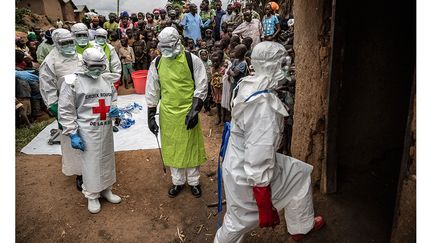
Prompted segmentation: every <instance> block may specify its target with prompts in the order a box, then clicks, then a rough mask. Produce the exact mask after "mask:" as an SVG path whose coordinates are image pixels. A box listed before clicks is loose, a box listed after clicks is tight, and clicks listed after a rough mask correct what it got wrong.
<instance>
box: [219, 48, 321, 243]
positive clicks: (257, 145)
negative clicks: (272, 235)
mask: <svg viewBox="0 0 432 243" xmlns="http://www.w3.org/2000/svg"><path fill="white" fill-rule="evenodd" d="M285 55H286V52H285V49H284V47H283V46H282V45H280V44H278V43H276V42H261V43H259V44H257V45H256V46H255V47H254V49H253V51H252V55H251V59H252V60H251V62H252V64H253V66H254V69H255V71H256V72H255V75H254V76H247V77H245V78H243V79H242V80H241V81H240V83H239V85H238V87H237V88H236V89H237V96H236V97H235V98H234V99H233V100H232V120H231V135H230V137H229V141H228V146H227V150H226V154H225V158H224V161H223V164H222V175H223V182H224V189H225V196H226V202H227V213H226V214H225V217H224V223H223V225H222V227H221V228H220V229H219V230H218V231H217V233H216V237H215V240H214V242H241V241H242V239H243V238H244V235H245V234H246V233H247V232H249V231H251V230H253V229H254V228H256V227H258V218H259V216H258V207H257V204H256V200H255V198H254V196H253V191H252V188H253V187H256V186H257V187H266V186H269V185H270V187H271V193H272V203H273V205H274V207H275V208H276V209H277V210H281V209H285V219H286V222H287V229H288V232H289V233H290V234H306V233H307V232H309V231H310V230H311V229H312V227H313V224H314V210H313V202H312V188H311V178H310V175H311V172H312V169H313V167H312V166H311V165H308V164H306V163H304V162H302V161H300V160H297V159H295V158H292V157H289V156H286V155H283V154H280V153H277V152H276V151H277V149H278V148H279V145H280V142H281V139H282V134H283V130H284V129H283V128H284V127H283V124H284V122H283V121H284V117H286V116H288V112H287V110H286V108H285V106H284V104H283V103H282V101H280V99H279V98H278V97H277V96H276V94H275V93H273V92H271V90H274V89H276V88H277V86H278V82H279V81H280V79H283V72H282V71H281V65H282V62H283V59H284V58H285ZM262 90H269V91H270V92H263V93H259V94H258V95H255V96H252V97H251V98H249V97H250V96H251V95H252V94H254V93H256V92H257V91H262ZM248 98H249V99H248Z"/></svg>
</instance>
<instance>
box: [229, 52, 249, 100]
mask: <svg viewBox="0 0 432 243" xmlns="http://www.w3.org/2000/svg"><path fill="white" fill-rule="evenodd" d="M246 52H247V47H246V46H245V45H243V44H240V45H237V46H236V47H235V48H234V56H235V59H234V61H233V63H232V66H231V68H230V69H229V70H228V75H229V76H230V77H232V81H233V82H232V85H231V93H232V91H233V89H234V88H235V87H236V86H237V84H238V83H239V81H240V79H241V78H243V77H245V76H247V75H248V70H247V67H248V65H247V62H246V61H245V59H244V58H245V54H246Z"/></svg>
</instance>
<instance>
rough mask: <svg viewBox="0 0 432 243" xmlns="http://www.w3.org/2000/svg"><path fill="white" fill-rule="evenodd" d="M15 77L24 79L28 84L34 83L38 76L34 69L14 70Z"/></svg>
mask: <svg viewBox="0 0 432 243" xmlns="http://www.w3.org/2000/svg"><path fill="white" fill-rule="evenodd" d="M15 77H17V78H19V79H22V80H25V81H27V82H29V83H30V84H33V83H36V82H38V81H39V77H38V76H37V75H36V74H34V70H31V71H15Z"/></svg>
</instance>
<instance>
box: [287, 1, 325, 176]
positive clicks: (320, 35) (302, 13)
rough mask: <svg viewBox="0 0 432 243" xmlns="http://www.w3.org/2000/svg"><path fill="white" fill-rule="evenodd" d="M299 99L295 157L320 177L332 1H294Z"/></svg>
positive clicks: (295, 111) (294, 142)
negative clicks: (310, 167)
mask: <svg viewBox="0 0 432 243" xmlns="http://www.w3.org/2000/svg"><path fill="white" fill-rule="evenodd" d="M294 16H295V21H296V22H295V25H296V26H295V30H294V36H295V40H294V51H295V54H296V60H295V64H296V79H297V82H296V102H295V106H294V125H293V136H292V145H291V151H292V156H293V157H295V158H297V159H300V160H302V161H305V162H307V163H309V164H311V165H313V166H314V171H313V174H312V180H313V183H316V182H318V181H319V180H320V177H321V164H322V161H323V159H324V130H325V115H326V109H327V108H326V107H327V103H326V102H327V100H326V99H327V84H328V79H329V55H330V47H329V37H330V16H331V1H328V0H325V1H320V0H310V1H294Z"/></svg>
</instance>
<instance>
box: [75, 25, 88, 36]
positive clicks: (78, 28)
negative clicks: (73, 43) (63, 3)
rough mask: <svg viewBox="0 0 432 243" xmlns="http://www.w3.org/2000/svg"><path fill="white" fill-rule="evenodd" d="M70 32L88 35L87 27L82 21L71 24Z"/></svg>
mask: <svg viewBox="0 0 432 243" xmlns="http://www.w3.org/2000/svg"><path fill="white" fill-rule="evenodd" d="M71 32H72V33H73V34H74V35H76V34H87V35H88V28H87V26H86V25H85V24H83V23H77V24H74V25H72V27H71Z"/></svg>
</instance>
